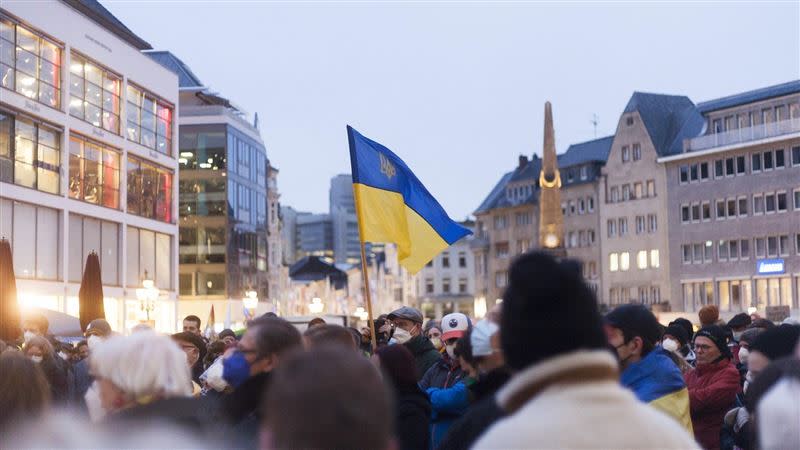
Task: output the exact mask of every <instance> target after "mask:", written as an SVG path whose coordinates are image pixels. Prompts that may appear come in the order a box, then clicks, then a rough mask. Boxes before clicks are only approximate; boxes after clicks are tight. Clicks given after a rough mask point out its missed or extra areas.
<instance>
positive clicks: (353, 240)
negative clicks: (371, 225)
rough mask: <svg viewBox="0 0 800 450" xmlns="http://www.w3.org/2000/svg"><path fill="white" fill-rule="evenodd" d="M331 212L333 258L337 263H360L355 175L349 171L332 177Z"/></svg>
mask: <svg viewBox="0 0 800 450" xmlns="http://www.w3.org/2000/svg"><path fill="white" fill-rule="evenodd" d="M329 213H330V217H331V221H332V224H333V258H334V260H335V262H336V264H359V263H360V262H361V247H360V241H359V239H358V218H357V217H356V202H355V197H354V196H353V177H352V176H351V175H350V174H349V173H348V174H341V175H336V176H335V177H333V178H331V188H330V212H329Z"/></svg>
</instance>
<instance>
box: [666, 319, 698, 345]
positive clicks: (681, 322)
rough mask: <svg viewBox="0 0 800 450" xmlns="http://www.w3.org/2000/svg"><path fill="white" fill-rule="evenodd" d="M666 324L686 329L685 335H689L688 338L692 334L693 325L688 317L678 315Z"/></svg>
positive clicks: (690, 337)
mask: <svg viewBox="0 0 800 450" xmlns="http://www.w3.org/2000/svg"><path fill="white" fill-rule="evenodd" d="M668 325H669V326H672V325H677V326H679V327H681V328H683V329H684V330H686V335H687V336H689V340H691V339H692V336H694V325H692V322H691V321H690V320H689V319H686V318H683V317H678V318H677V319H675V320H673V321H672V322H670V323H669V324H668Z"/></svg>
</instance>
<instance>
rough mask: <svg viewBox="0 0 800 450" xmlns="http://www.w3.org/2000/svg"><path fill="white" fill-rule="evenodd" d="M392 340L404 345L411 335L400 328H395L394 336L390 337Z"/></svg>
mask: <svg viewBox="0 0 800 450" xmlns="http://www.w3.org/2000/svg"><path fill="white" fill-rule="evenodd" d="M392 339H394V340H395V342H397V343H398V344H405V343H406V342H408V341H410V340H411V333H409V332H408V331H406V330H404V329H402V328H399V327H398V328H395V330H394V334H393V335H392Z"/></svg>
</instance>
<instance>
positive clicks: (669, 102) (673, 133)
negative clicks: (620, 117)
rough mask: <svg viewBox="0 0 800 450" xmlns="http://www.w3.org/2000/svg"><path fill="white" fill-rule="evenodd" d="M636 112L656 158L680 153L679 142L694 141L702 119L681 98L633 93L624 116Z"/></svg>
mask: <svg viewBox="0 0 800 450" xmlns="http://www.w3.org/2000/svg"><path fill="white" fill-rule="evenodd" d="M634 111H638V112H639V116H641V118H642V122H643V123H644V126H645V128H646V129H647V133H648V134H649V135H650V140H651V141H652V142H653V146H654V147H655V149H656V153H658V156H668V155H673V154H677V153H681V152H682V151H683V140H684V139H686V138H690V137H696V136H697V135H699V134H700V132H701V130H702V129H703V125H704V124H705V119H703V116H702V115H701V114H700V111H698V109H697V108H696V107H695V105H694V103H692V101H691V100H689V97H686V96H684V95H664V94H649V93H645V92H634V93H633V95H632V96H631V99H630V100H629V101H628V105H627V106H626V107H625V111H624V113H630V112H634Z"/></svg>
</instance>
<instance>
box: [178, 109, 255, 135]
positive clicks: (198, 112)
mask: <svg viewBox="0 0 800 450" xmlns="http://www.w3.org/2000/svg"><path fill="white" fill-rule="evenodd" d="M180 115H181V116H185V117H191V116H227V117H230V118H231V119H233V120H234V121H236V122H237V123H238V124H239V125H241V126H242V127H244V128H247V129H248V130H250V131H253V132H254V133H259V131H258V130H257V129H256V128H255V127H254V126H253V124H252V123H250V122H248V121H247V119H245V118H244V117H242V115H241V114H237V113H236V112H234V111H233V110H231V108H226V107H225V106H222V105H202V106H181V108H180Z"/></svg>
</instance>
